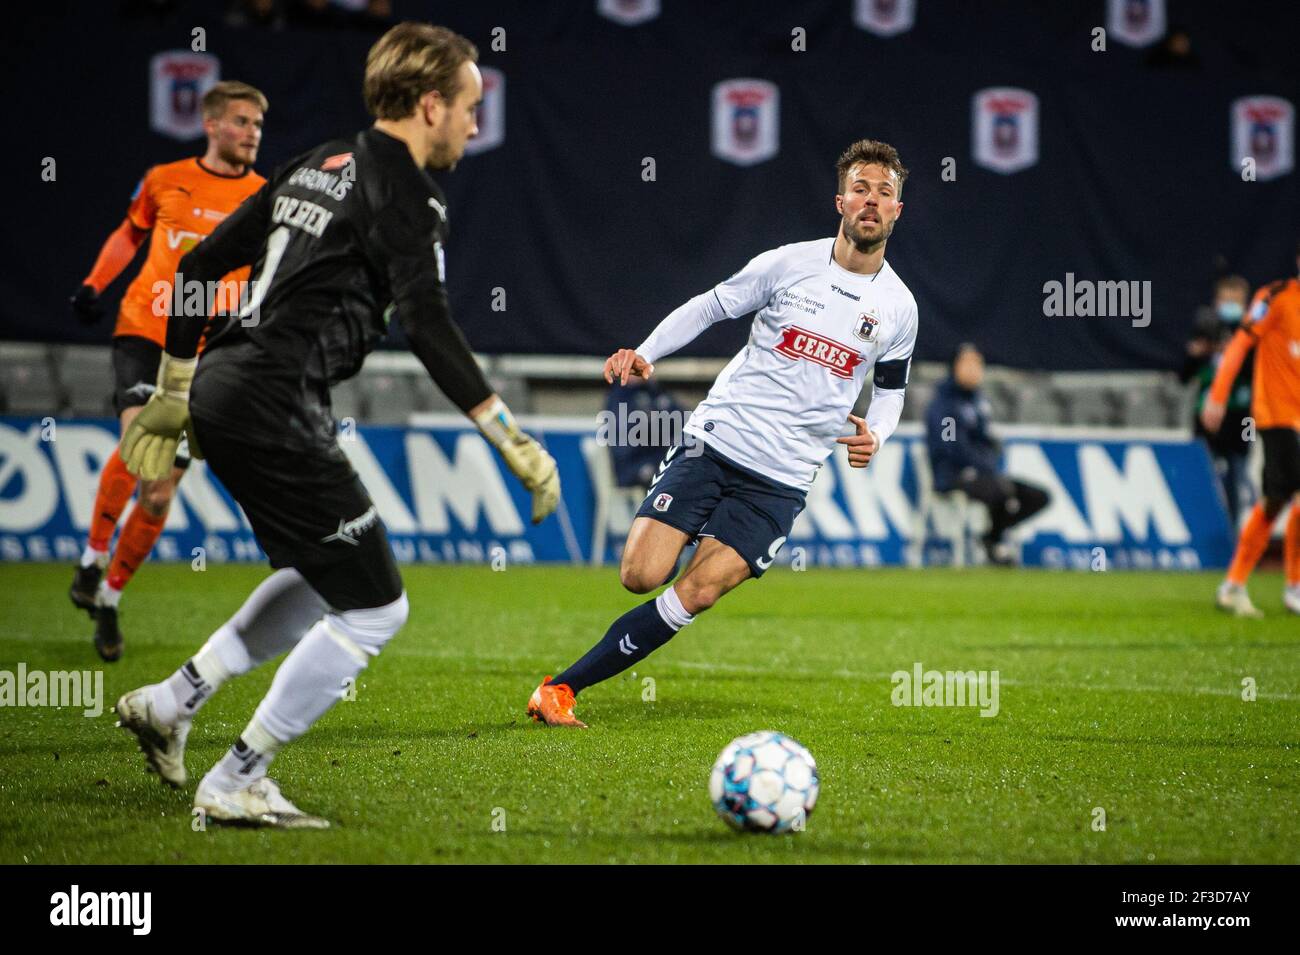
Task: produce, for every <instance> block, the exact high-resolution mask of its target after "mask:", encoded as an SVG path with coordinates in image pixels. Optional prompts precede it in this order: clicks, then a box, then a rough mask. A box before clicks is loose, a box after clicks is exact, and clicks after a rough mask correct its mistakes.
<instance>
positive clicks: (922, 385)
mask: <svg viewBox="0 0 1300 955" xmlns="http://www.w3.org/2000/svg"><path fill="white" fill-rule="evenodd" d="M933 399H934V384H933V383H932V382H909V383H908V386H907V397H906V398H904V399H903V414H902V416H901V417H900V418H899V420H900V421H924V420H925V412H926V409H927V408H929V407H930V402H931V401H932V400H933Z"/></svg>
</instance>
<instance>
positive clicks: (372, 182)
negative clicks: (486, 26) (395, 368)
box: [168, 128, 483, 444]
mask: <svg viewBox="0 0 1300 955" xmlns="http://www.w3.org/2000/svg"><path fill="white" fill-rule="evenodd" d="M211 239H216V240H217V241H216V242H212V241H211ZM211 239H209V240H208V241H207V242H204V243H203V245H202V246H201V247H199V248H196V249H195V251H194V254H192V255H191V256H190V257H189V259H187V261H186V268H187V271H188V272H189V273H191V274H187V275H186V280H187V281H188V280H189V279H190V278H192V277H193V278H198V279H200V280H203V279H204V278H205V277H206V276H207V275H208V274H210V273H212V272H214V271H218V270H220V269H221V268H222V267H223V265H224V262H225V261H226V260H228V259H235V258H241V257H244V260H245V261H247V260H249V259H252V258H254V256H256V261H255V264H254V266H253V286H252V294H251V295H250V296H249V298H248V300H247V302H246V303H245V305H244V307H243V308H242V310H241V312H240V315H239V320H238V321H237V322H231V323H230V324H229V326H228V327H227V328H226V329H223V330H222V331H220V332H218V333H217V334H216V335H214V336H213V338H212V342H211V344H210V345H209V346H208V350H207V352H205V355H206V357H205V359H204V361H203V362H202V364H201V367H200V369H199V379H200V381H196V384H199V385H202V386H203V387H198V388H196V390H195V392H194V394H193V395H192V396H191V405H192V407H193V408H194V409H195V411H196V412H197V414H198V416H199V417H201V418H202V419H203V420H204V422H205V423H208V424H209V426H210V427H216V428H220V427H223V426H225V427H226V428H228V429H230V430H233V429H234V428H236V427H238V428H239V430H240V432H241V433H243V434H246V435H247V434H258V435H261V436H262V437H264V438H266V439H268V440H275V441H277V442H283V441H284V440H285V439H286V435H285V422H286V421H287V422H289V423H290V426H291V427H290V432H291V433H290V434H289V435H288V436H287V439H288V440H289V441H290V442H291V443H310V444H317V443H321V442H324V441H329V440H331V439H332V436H333V421H332V418H331V416H330V414H329V411H328V408H329V397H328V389H329V386H330V385H332V384H335V383H337V382H339V381H342V380H344V379H346V378H350V377H351V376H352V375H354V374H356V372H357V371H359V370H360V368H361V365H362V362H363V361H364V360H365V356H366V355H367V354H368V353H369V352H370V351H371V350H372V349H373V348H374V347H375V345H376V344H377V343H378V342H379V341H380V340H381V339H382V338H383V337H384V335H385V334H386V333H387V329H388V320H389V318H390V317H391V316H392V315H394V314H395V315H396V316H397V318H398V320H399V321H400V322H401V324H402V327H403V329H404V330H405V332H406V334H407V337H408V339H409V340H410V344H411V350H412V351H413V352H415V354H416V355H417V356H418V357H419V358H420V360H421V361H422V362H423V363H424V365H425V366H426V367H427V368H428V369H429V371H430V374H431V375H432V376H433V378H434V380H435V381H436V382H437V383H438V384H439V386H440V387H441V388H442V389H443V390H444V391H445V392H446V393H447V396H448V397H449V398H450V399H451V400H452V401H453V402H455V403H456V404H457V405H458V406H460V407H462V408H468V407H472V406H473V404H474V403H475V402H477V401H479V400H481V399H482V397H483V384H482V380H481V375H479V374H478V373H477V371H478V370H477V368H474V369H470V368H468V367H462V365H463V364H464V363H463V362H461V361H459V360H458V357H457V356H460V355H464V354H468V346H467V345H466V346H465V347H464V348H463V349H462V348H459V347H452V346H453V345H464V342H465V340H464V336H463V335H462V334H461V332H460V330H459V328H457V327H456V325H455V324H454V323H453V322H452V321H451V314H450V309H449V306H448V302H447V293H446V289H445V287H444V284H443V283H444V281H445V267H444V265H443V258H442V247H443V245H444V243H445V242H446V240H447V204H446V199H445V198H444V196H443V194H442V191H441V189H439V187H438V185H437V183H435V182H434V181H433V179H432V178H431V177H430V176H429V174H428V173H427V172H426V171H425V170H423V169H420V168H419V167H417V166H416V165H415V164H414V163H413V162H412V161H411V155H410V152H409V150H408V148H407V146H406V144H405V143H403V142H402V141H400V140H398V139H395V138H393V137H392V136H389V135H387V134H386V133H383V132H381V131H379V130H377V129H373V128H372V129H367V130H365V131H364V132H361V133H359V134H357V135H356V136H354V137H352V138H351V139H340V140H333V141H330V142H327V143H324V144H322V145H321V146H318V147H317V148H316V149H313V150H312V151H310V152H308V153H306V154H304V155H302V156H299V157H297V158H296V159H293V160H291V161H290V162H288V163H287V164H285V165H284V166H283V167H281V168H280V169H278V170H277V171H276V172H275V173H274V174H273V175H272V176H271V178H270V179H269V180H268V182H267V184H266V186H265V187H263V188H262V190H261V191H259V192H258V193H257V194H256V195H254V196H253V197H252V198H250V199H249V200H248V202H246V203H244V205H242V206H241V207H240V208H239V209H238V210H237V211H236V212H235V213H234V214H233V215H232V216H231V217H230V218H229V219H228V220H227V221H226V222H224V223H222V225H221V226H220V227H219V228H218V229H217V230H216V231H215V232H214V233H213V235H212V237H211ZM196 268H197V269H198V270H200V271H201V272H202V274H201V275H198V276H194V275H192V273H193V272H194V271H195V269H196ZM222 274H224V273H222ZM196 336H197V332H196V329H195V325H194V322H193V320H192V319H190V318H188V317H185V318H182V319H181V320H179V321H178V320H177V318H176V317H175V316H174V317H173V319H172V321H171V323H170V325H169V329H168V349H169V352H170V353H171V354H173V355H177V356H178V357H183V356H184V355H185V354H187V353H188V354H192V353H193V352H192V350H191V347H192V346H191V345H190V341H189V340H190V338H196ZM228 346H229V347H228ZM173 349H175V350H173ZM204 379H205V380H204ZM218 382H220V384H219V385H218ZM214 386H215V387H214ZM241 386H242V387H241ZM248 389H254V390H255V391H256V394H257V401H256V402H250V401H249V400H248V395H249V391H248ZM253 405H256V407H253Z"/></svg>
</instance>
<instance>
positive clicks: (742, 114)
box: [713, 79, 780, 166]
mask: <svg viewBox="0 0 1300 955" xmlns="http://www.w3.org/2000/svg"><path fill="white" fill-rule="evenodd" d="M779 109H780V96H779V94H778V91H777V88H776V84H775V83H769V82H767V80H749V79H735V80H724V81H723V82H721V83H718V84H717V85H716V86H714V87H713V155H715V156H717V157H718V158H719V159H725V160H726V161H727V162H732V163H735V164H736V165H737V166H752V165H754V164H755V163H760V162H763V161H764V160H767V159H771V158H772V157H773V156H775V155H776V154H777V152H778V151H779V150H780V113H779Z"/></svg>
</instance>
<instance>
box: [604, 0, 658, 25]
mask: <svg viewBox="0 0 1300 955" xmlns="http://www.w3.org/2000/svg"><path fill="white" fill-rule="evenodd" d="M596 12H597V13H599V14H600V15H601V16H603V17H607V18H609V19H610V20H613V21H614V22H615V23H621V24H622V25H623V26H625V27H634V26H636V25H637V24H638V23H645V22H646V21H647V20H653V19H654V18H655V17H657V16H659V0H596Z"/></svg>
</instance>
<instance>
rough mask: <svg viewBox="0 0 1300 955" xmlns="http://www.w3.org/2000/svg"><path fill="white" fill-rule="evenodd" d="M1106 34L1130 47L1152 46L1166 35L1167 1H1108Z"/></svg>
mask: <svg viewBox="0 0 1300 955" xmlns="http://www.w3.org/2000/svg"><path fill="white" fill-rule="evenodd" d="M1106 33H1107V35H1108V36H1113V37H1114V38H1115V39H1117V40H1119V42H1121V43H1126V44H1128V45H1129V46H1150V45H1151V44H1152V43H1155V42H1156V40H1159V39H1160V38H1161V37H1162V36H1164V35H1165V0H1107V2H1106Z"/></svg>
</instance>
